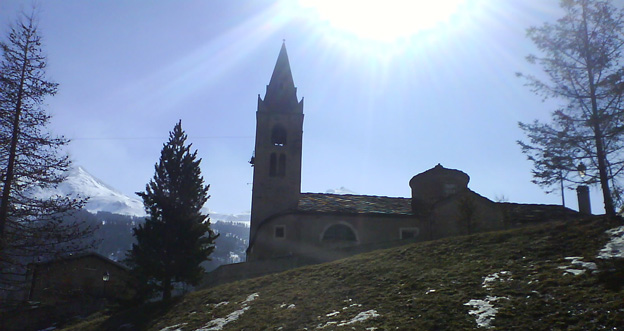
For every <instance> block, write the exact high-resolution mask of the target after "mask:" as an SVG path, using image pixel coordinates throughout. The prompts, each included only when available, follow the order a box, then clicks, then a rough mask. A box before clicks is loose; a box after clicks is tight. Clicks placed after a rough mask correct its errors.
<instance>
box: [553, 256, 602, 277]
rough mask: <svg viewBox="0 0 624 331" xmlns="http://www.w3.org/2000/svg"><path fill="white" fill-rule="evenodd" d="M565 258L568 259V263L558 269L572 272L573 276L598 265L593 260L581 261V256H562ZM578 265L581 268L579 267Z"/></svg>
mask: <svg viewBox="0 0 624 331" xmlns="http://www.w3.org/2000/svg"><path fill="white" fill-rule="evenodd" d="M564 259H565V260H568V261H570V265H567V266H561V267H559V269H563V274H564V275H565V274H568V273H569V274H572V275H574V276H579V275H582V274H584V273H585V270H586V269H589V270H596V269H598V267H597V266H596V263H594V262H585V261H581V259H583V257H582V256H568V257H565V258H564ZM578 267H580V268H582V269H579V268H578Z"/></svg>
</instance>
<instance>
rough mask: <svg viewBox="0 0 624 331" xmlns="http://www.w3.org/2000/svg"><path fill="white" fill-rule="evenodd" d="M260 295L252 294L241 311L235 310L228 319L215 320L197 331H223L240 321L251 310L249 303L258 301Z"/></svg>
mask: <svg viewBox="0 0 624 331" xmlns="http://www.w3.org/2000/svg"><path fill="white" fill-rule="evenodd" d="M258 296H259V295H258V293H254V294H251V295H249V296H248V297H247V299H245V300H244V301H243V302H241V309H239V310H235V311H233V312H231V313H229V314H228V315H227V316H226V317H220V318H215V319H213V320H212V321H210V322H208V323H206V325H204V326H203V327H202V328H199V329H197V330H195V331H219V330H223V327H224V326H226V325H227V324H229V323H231V322H234V321H236V320H237V319H239V318H240V317H241V316H242V315H243V314H244V313H245V311H247V310H248V309H249V305H248V304H249V303H250V302H252V301H254V300H256V299H257V298H258Z"/></svg>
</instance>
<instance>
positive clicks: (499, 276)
mask: <svg viewBox="0 0 624 331" xmlns="http://www.w3.org/2000/svg"><path fill="white" fill-rule="evenodd" d="M503 277H505V279H503ZM509 277H511V272H509V271H499V272H495V273H493V274H489V275H487V276H485V278H484V279H483V283H482V284H481V286H483V287H484V288H488V287H490V285H492V283H494V282H495V281H507V280H509Z"/></svg>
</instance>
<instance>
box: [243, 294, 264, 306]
mask: <svg viewBox="0 0 624 331" xmlns="http://www.w3.org/2000/svg"><path fill="white" fill-rule="evenodd" d="M259 296H260V295H259V294H258V293H254V294H250V295H249V296H248V297H247V299H245V301H243V302H241V303H242V304H243V305H244V304H246V303H249V302H252V301H254V300H256V299H258V297H259Z"/></svg>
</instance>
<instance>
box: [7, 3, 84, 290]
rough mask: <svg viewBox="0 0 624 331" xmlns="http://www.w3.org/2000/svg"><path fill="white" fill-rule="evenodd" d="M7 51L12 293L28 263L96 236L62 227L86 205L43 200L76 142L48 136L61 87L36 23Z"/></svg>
mask: <svg viewBox="0 0 624 331" xmlns="http://www.w3.org/2000/svg"><path fill="white" fill-rule="evenodd" d="M0 49H1V50H2V59H1V62H0V179H1V181H0V194H1V197H0V290H11V289H15V285H16V283H18V282H19V279H20V277H22V276H24V273H25V265H26V264H27V263H29V262H34V261H37V260H41V259H47V258H51V257H54V256H58V255H66V254H69V253H75V252H78V251H80V250H83V249H86V248H88V247H89V244H87V243H86V242H85V241H84V240H85V239H86V238H88V237H89V236H90V235H91V232H92V230H93V229H92V228H90V227H88V226H85V225H84V224H82V222H80V221H71V222H68V221H63V218H64V217H66V216H67V215H68V214H71V213H73V212H74V211H76V210H77V209H78V208H80V207H81V206H82V205H83V204H84V201H83V200H81V199H74V198H71V197H64V196H52V197H50V196H45V195H43V196H42V195H41V194H38V193H40V192H42V191H45V190H46V189H48V188H51V187H54V186H56V185H57V184H59V183H61V182H62V181H63V180H64V179H65V177H66V174H65V173H66V171H67V169H68V168H69V167H70V160H69V158H68V157H67V155H65V154H62V153H61V152H60V150H61V149H62V148H63V147H64V146H65V145H67V144H68V143H69V141H68V140H67V139H65V138H64V137H54V136H51V135H50V133H49V132H48V131H47V129H46V127H47V125H48V123H49V121H50V115H49V114H48V113H47V112H46V110H45V109H44V108H43V107H42V105H43V102H44V99H45V98H46V97H48V96H52V95H54V94H55V93H56V89H57V84H56V83H54V82H51V81H49V80H47V79H46V75H45V68H46V58H45V56H44V54H43V50H42V45H41V37H40V36H39V34H38V31H37V25H36V20H35V18H34V17H33V15H23V16H22V18H21V19H20V20H18V21H17V23H16V24H14V25H13V26H11V27H10V30H9V34H8V38H6V41H4V42H1V43H0ZM3 292H4V291H3ZM0 300H1V299H0Z"/></svg>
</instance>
